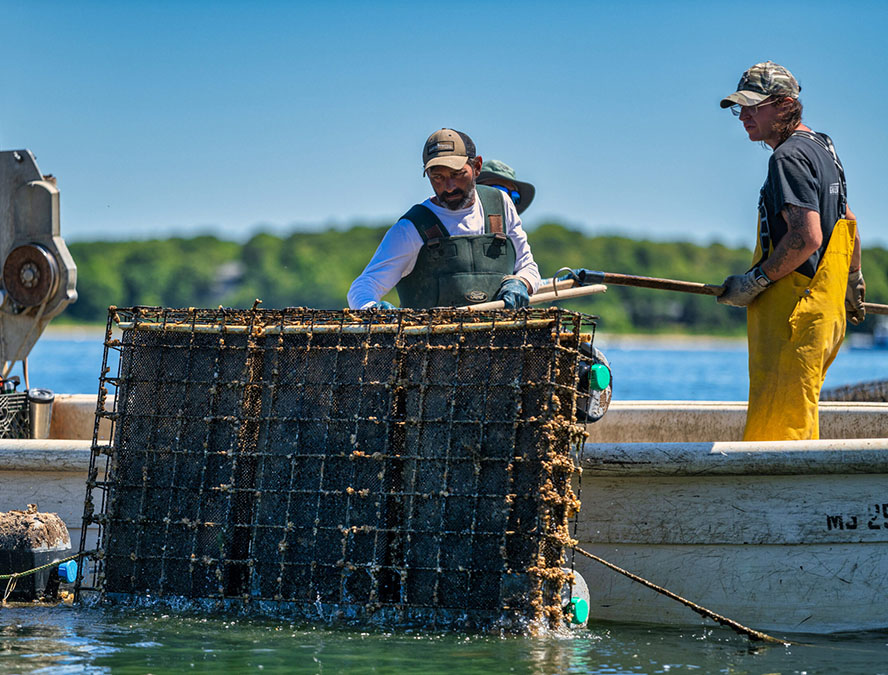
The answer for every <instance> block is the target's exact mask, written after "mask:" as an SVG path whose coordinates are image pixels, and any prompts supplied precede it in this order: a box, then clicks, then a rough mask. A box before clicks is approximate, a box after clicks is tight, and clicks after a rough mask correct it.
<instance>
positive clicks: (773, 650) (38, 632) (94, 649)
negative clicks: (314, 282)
mask: <svg viewBox="0 0 888 675" xmlns="http://www.w3.org/2000/svg"><path fill="white" fill-rule="evenodd" d="M785 637H787V638H788V639H792V640H793V641H795V642H797V643H798V644H789V645H785V646H762V645H757V644H755V643H750V642H749V641H747V640H746V639H745V638H742V637H740V636H737V635H735V634H734V633H732V632H730V631H728V630H725V629H722V628H707V627H703V626H700V627H695V628H687V629H674V628H661V627H650V626H629V625H618V624H595V625H592V626H590V627H589V628H587V629H584V630H578V631H573V632H572V633H570V634H563V635H550V636H545V637H537V638H530V637H515V636H491V635H459V634H424V633H420V632H411V631H381V630H374V631H368V632H361V631H358V630H354V629H351V630H337V629H330V628H326V627H325V628H319V627H311V626H305V625H298V624H291V623H288V622H281V621H276V620H271V619H256V618H250V619H244V618H240V617H238V618H233V617H225V616H218V615H208V616H202V615H197V614H193V613H189V614H168V613H161V612H159V611H154V610H150V609H149V610H139V611H136V610H133V609H122V608H106V609H100V608H84V607H56V608H44V607H41V608H37V607H34V608H14V609H2V610H0V673H22V672H27V673H155V674H158V673H180V672H211V671H212V672H231V673H246V672H262V673H284V672H287V673H346V672H348V673H359V672H367V673H466V674H469V675H471V674H472V673H533V674H540V675H542V674H545V673H602V674H604V673H671V672H698V673H731V674H739V673H782V674H787V673H809V674H810V673H830V672H841V673H880V672H888V666H886V665H885V664H886V663H888V644H886V643H888V633H854V634H843V635H831V636H811V635H805V636H799V635H795V636H785Z"/></svg>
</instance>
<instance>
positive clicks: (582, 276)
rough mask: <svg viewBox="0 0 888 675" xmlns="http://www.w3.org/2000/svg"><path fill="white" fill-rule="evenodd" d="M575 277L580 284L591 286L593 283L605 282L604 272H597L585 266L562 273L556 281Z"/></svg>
mask: <svg viewBox="0 0 888 675" xmlns="http://www.w3.org/2000/svg"><path fill="white" fill-rule="evenodd" d="M568 279H573V280H574V281H576V282H577V283H578V284H579V285H580V286H591V285H592V284H603V283H604V272H596V271H595V270H587V269H586V268H585V267H578V268H577V269H574V270H571V271H570V272H568V273H567V274H562V275H561V276H560V277H558V278H557V279H556V280H555V281H567V280H568Z"/></svg>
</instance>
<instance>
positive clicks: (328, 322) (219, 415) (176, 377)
mask: <svg viewBox="0 0 888 675" xmlns="http://www.w3.org/2000/svg"><path fill="white" fill-rule="evenodd" d="M117 330H120V331H121V337H120V338H119V339H115V338H113V337H112V332H114V331H117ZM586 332H594V322H593V321H592V319H591V317H587V316H584V315H580V314H576V313H572V312H566V311H564V310H559V309H546V310H521V311H518V312H508V311H492V312H479V313H473V312H467V311H461V310H424V311H410V310H401V311H397V312H351V311H348V310H344V311H325V310H311V309H304V308H288V309H285V310H260V309H253V310H230V309H221V308H220V309H217V310H204V309H163V308H144V307H136V308H123V309H121V308H112V310H111V313H110V315H109V322H108V330H107V334H106V354H105V360H104V362H103V373H102V377H101V379H100V404H99V408H98V410H97V425H98V419H99V418H100V417H103V418H108V419H110V420H111V422H112V439H113V440H112V442H111V443H110V444H103V443H99V442H98V441H97V440H96V441H94V443H93V446H94V447H93V453H92V456H93V462H92V464H91V468H90V483H89V489H88V494H87V500H86V505H85V509H84V513H85V515H84V521H85V522H84V525H85V526H86V525H87V524H89V523H92V522H95V523H98V524H99V526H100V543H99V551H98V553H97V555H96V557H97V558H98V559H99V563H100V564H99V565H98V567H97V568H96V571H95V573H94V575H93V580H92V585H91V586H86V585H85V584H81V586H80V587H78V593H80V592H81V591H90V590H92V591H97V592H98V594H99V595H100V597H101V598H103V599H105V600H108V601H110V600H121V599H124V600H127V599H129V600H133V601H135V600H138V599H139V598H142V597H144V596H148V595H150V596H152V597H160V598H190V599H195V600H200V601H202V602H206V601H212V602H216V603H218V604H219V605H220V606H221V605H226V606H230V605H231V604H232V603H240V604H241V605H243V606H248V607H250V606H252V607H255V608H257V609H261V610H268V608H269V607H270V606H273V607H276V608H278V609H279V610H283V609H286V610H287V611H288V612H290V613H291V614H295V615H298V616H301V617H303V618H308V619H312V620H317V619H324V620H340V621H359V622H375V621H383V622H384V623H386V624H394V625H416V624H418V625H422V626H425V627H429V628H454V627H459V628H466V627H471V628H484V627H491V626H504V627H507V628H513V629H518V630H523V629H524V628H525V627H526V626H528V625H532V624H534V623H535V622H537V623H538V622H540V621H541V620H548V621H549V622H550V623H552V622H555V621H556V620H557V618H558V614H559V612H560V604H559V598H560V590H561V584H562V583H563V581H564V574H563V573H562V572H561V567H562V566H563V565H564V549H565V546H566V545H567V544H569V543H570V538H569V534H568V531H567V517H568V513H571V512H574V511H575V510H576V508H577V507H578V504H577V503H576V500H575V497H574V496H573V493H572V492H571V489H570V479H571V475H572V473H573V463H572V462H571V460H570V451H571V449H572V448H574V447H576V446H577V445H578V444H579V443H580V442H581V441H582V438H583V434H584V428H583V427H582V425H578V424H575V423H574V421H573V414H574V407H575V405H576V397H577V392H576V388H575V387H576V382H575V377H576V376H575V373H576V364H577V359H578V345H579V342H580V340H581V339H583V338H581V336H582V335H584V334H585V333H586ZM109 350H119V352H120V359H119V366H118V372H116V373H114V374H111V373H110V371H109V370H108V366H107V363H108V362H109V360H108V352H109ZM109 388H110V389H113V390H114V392H115V398H114V406H113V408H112V409H111V410H106V408H107V407H108V406H107V405H106V403H105V400H106V394H107V391H108V389H109ZM96 502H98V503H99V507H98V509H96V507H95V503H96ZM85 526H84V531H86V527H85Z"/></svg>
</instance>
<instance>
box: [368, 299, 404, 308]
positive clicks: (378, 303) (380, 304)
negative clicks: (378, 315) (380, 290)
mask: <svg viewBox="0 0 888 675" xmlns="http://www.w3.org/2000/svg"><path fill="white" fill-rule="evenodd" d="M367 309H398V308H397V307H395V306H394V305H393V304H392V303H390V302H386V301H385V300H377V301H376V302H374V303H373V304H372V305H370V306H369V307H367Z"/></svg>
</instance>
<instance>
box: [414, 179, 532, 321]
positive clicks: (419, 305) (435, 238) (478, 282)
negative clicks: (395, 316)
mask: <svg viewBox="0 0 888 675" xmlns="http://www.w3.org/2000/svg"><path fill="white" fill-rule="evenodd" d="M475 189H476V190H477V191H478V197H479V199H480V200H481V209H482V210H483V212H484V234H461V235H456V236H451V235H450V234H449V233H448V232H447V229H446V228H445V227H444V225H443V224H442V223H441V221H440V220H439V219H438V217H437V216H436V215H435V214H434V213H433V212H432V211H431V209H429V208H427V207H425V206H423V205H422V204H417V205H416V206H414V207H413V208H411V209H410V210H409V211H408V212H407V213H406V214H404V215H403V216H402V218H406V219H407V220H409V221H410V222H411V223H413V225H414V226H415V227H416V231H417V232H419V236H420V237H422V248H421V249H419V254H418V255H417V258H416V264H415V265H414V266H413V271H412V272H410V274H408V275H407V276H406V277H404V278H403V279H401V280H400V281H399V282H398V285H397V289H398V297H399V298H400V304H401V307H411V308H413V309H428V308H429V307H459V306H462V305H473V304H478V303H481V302H489V301H490V300H493V296H494V295H496V292H497V291H498V290H499V287H500V285H501V284H502V281H503V277H504V276H508V275H510V274H512V273H513V272H514V271H515V245H514V244H513V243H512V240H511V239H509V237H508V236H506V234H505V232H504V231H503V230H504V225H503V211H504V209H503V197H502V192H500V191H499V190H497V189H496V188H492V187H488V186H486V185H478V186H476V188H475Z"/></svg>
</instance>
